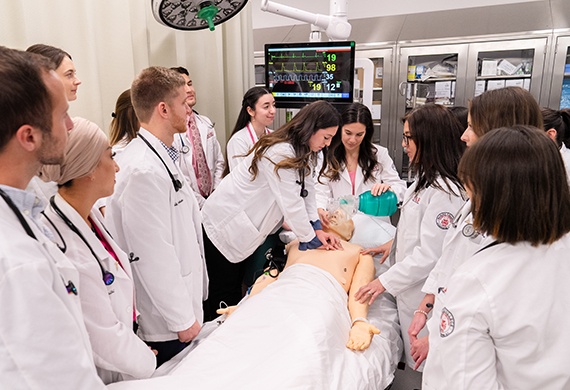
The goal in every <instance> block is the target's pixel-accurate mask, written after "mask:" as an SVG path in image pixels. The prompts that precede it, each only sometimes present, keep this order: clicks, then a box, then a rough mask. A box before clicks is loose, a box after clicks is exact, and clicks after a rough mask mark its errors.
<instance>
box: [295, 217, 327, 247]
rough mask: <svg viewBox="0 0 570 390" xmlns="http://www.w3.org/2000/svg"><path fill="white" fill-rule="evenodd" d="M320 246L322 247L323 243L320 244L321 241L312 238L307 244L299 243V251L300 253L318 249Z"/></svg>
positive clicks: (317, 238)
mask: <svg viewBox="0 0 570 390" xmlns="http://www.w3.org/2000/svg"><path fill="white" fill-rule="evenodd" d="M311 223H312V222H311ZM322 245H323V243H322V242H321V240H319V237H317V236H315V238H313V239H312V240H311V241H309V242H301V243H299V250H300V251H306V250H307V249H317V248H318V247H320V246H322Z"/></svg>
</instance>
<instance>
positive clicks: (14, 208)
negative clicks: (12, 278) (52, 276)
mask: <svg viewBox="0 0 570 390" xmlns="http://www.w3.org/2000/svg"><path fill="white" fill-rule="evenodd" d="M0 196H1V197H2V198H3V199H4V201H5V202H6V204H7V205H8V207H10V209H12V211H13V212H14V214H16V217H17V218H18V221H20V224H21V225H22V227H23V228H24V230H25V231H26V234H27V235H28V236H30V237H31V238H33V239H34V240H36V241H38V242H39V240H38V238H37V237H36V235H35V234H34V232H33V231H32V228H31V227H30V225H29V224H28V222H27V221H26V219H25V218H24V216H23V215H22V213H21V212H20V210H19V209H18V207H17V206H16V205H15V204H14V202H12V199H10V197H9V196H8V194H6V193H5V192H4V191H3V190H2V189H0ZM50 223H51V221H50ZM56 230H57V229H56ZM57 234H58V235H59V236H60V237H61V234H59V231H58V232H57ZM62 240H63V238H62ZM64 245H65V243H64ZM58 247H59V249H60V250H62V249H61V247H60V246H59V245H58ZM62 252H64V253H65V251H64V250H62ZM59 275H60V277H61V279H62V281H63V285H64V286H65V289H66V290H67V293H68V294H70V293H73V294H74V295H77V288H76V287H75V285H74V284H73V282H72V281H71V280H69V281H68V282H67V283H65V280H64V279H63V275H61V273H60V274H59Z"/></svg>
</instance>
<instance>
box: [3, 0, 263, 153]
mask: <svg viewBox="0 0 570 390" xmlns="http://www.w3.org/2000/svg"><path fill="white" fill-rule="evenodd" d="M252 41H253V38H252V29H251V6H250V5H248V6H246V7H245V8H244V9H243V10H242V11H241V12H240V14H239V15H236V16H235V17H233V18H232V19H231V20H229V21H227V22H226V23H223V24H222V25H218V26H216V30H215V31H213V32H211V31H209V30H200V31H178V30H174V29H172V28H168V27H166V26H163V25H161V24H159V23H158V22H157V21H156V20H155V19H154V17H153V15H152V9H151V0H0V45H3V46H8V47H11V48H15V49H21V50H25V49H26V48H27V47H28V46H30V45H32V44H34V43H44V44H48V45H53V46H56V47H60V48H62V49H63V50H65V51H67V52H68V53H70V54H71V56H72V57H73V61H74V63H75V67H76V68H77V75H78V77H79V78H80V79H81V80H82V82H83V84H82V85H80V86H79V89H78V92H77V96H78V98H77V100H76V101H73V102H71V103H70V110H69V112H70V114H71V115H72V116H82V117H84V118H87V119H89V120H91V121H93V122H95V123H97V124H98V125H99V126H100V127H101V128H102V129H103V130H105V131H107V130H108V128H109V124H110V122H111V112H112V111H113V110H114V107H115V102H116V99H117V97H118V96H119V94H120V93H121V92H122V91H124V90H125V89H127V88H130V85H131V82H132V80H133V78H134V77H135V76H136V75H137V74H138V73H139V72H140V71H141V70H142V69H143V68H146V67H148V66H151V65H160V66H166V67H172V66H180V65H181V66H185V67H187V68H188V69H189V71H190V73H191V77H192V79H193V82H194V85H195V88H196V93H197V97H198V103H197V105H196V107H195V109H196V110H197V111H199V112H200V113H201V114H204V115H206V116H209V117H210V118H211V119H212V121H213V122H215V123H216V130H217V132H218V136H219V138H220V139H221V141H220V142H221V143H223V144H224V145H225V138H226V137H225V133H226V132H227V131H228V129H230V128H231V127H233V124H234V123H235V118H236V117H237V114H238V112H239V109H240V108H241V100H242V97H243V94H244V93H245V91H246V90H247V89H248V88H249V87H251V86H253V84H254V83H255V79H254V75H253V58H252V56H251V54H250V53H253V43H252ZM0 82H1V81H0ZM228 102H230V103H228ZM231 102H235V104H231Z"/></svg>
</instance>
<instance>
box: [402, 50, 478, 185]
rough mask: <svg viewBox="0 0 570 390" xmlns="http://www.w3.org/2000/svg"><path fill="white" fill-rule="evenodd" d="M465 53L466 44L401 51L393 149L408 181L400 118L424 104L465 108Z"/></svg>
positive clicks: (403, 175) (409, 178)
mask: <svg viewBox="0 0 570 390" xmlns="http://www.w3.org/2000/svg"><path fill="white" fill-rule="evenodd" d="M467 53H468V45H466V44H461V45H441V46H423V47H401V48H400V58H399V72H398V82H399V84H398V92H399V94H398V103H397V109H396V117H395V126H394V128H395V129H396V131H395V135H396V137H393V138H394V141H393V143H394V144H393V148H394V149H395V150H396V153H395V158H394V163H395V164H396V167H397V168H398V172H400V175H401V177H402V179H404V180H407V181H408V182H411V181H412V180H413V178H412V177H410V175H409V174H408V163H409V161H408V156H407V155H406V154H405V153H404V149H403V148H402V134H403V131H404V126H403V124H402V123H401V121H400V118H402V117H403V116H404V115H406V114H407V113H408V112H410V111H411V110H413V109H414V108H416V107H419V106H422V105H424V104H427V103H435V104H441V105H444V106H447V107H452V106H455V105H459V106H461V105H464V104H465V99H464V96H465V77H464V75H465V72H466V69H467Z"/></svg>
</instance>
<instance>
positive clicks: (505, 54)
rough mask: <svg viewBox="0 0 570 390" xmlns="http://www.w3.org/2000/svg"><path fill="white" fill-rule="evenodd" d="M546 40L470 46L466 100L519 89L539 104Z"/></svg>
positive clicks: (524, 40)
mask: <svg viewBox="0 0 570 390" xmlns="http://www.w3.org/2000/svg"><path fill="white" fill-rule="evenodd" d="M546 44H547V38H536V39H520V40H512V41H497V42H481V43H472V44H470V47H469V67H468V69H467V97H468V98H469V99H471V98H473V97H475V96H478V95H481V94H482V93H483V92H485V91H490V90H493V89H499V88H505V87H511V86H513V87H521V88H524V89H526V90H528V91H530V92H531V93H532V95H533V96H534V97H535V99H536V101H537V102H538V101H540V91H541V88H542V75H543V70H544V59H545V54H546Z"/></svg>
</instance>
